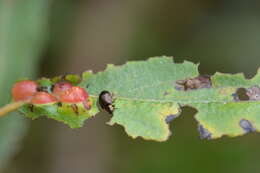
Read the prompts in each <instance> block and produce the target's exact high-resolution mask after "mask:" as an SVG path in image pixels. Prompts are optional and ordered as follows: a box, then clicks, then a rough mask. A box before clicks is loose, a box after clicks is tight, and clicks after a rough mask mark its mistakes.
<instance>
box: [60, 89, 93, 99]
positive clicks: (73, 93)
mask: <svg viewBox="0 0 260 173" xmlns="http://www.w3.org/2000/svg"><path fill="white" fill-rule="evenodd" d="M87 99H88V93H87V92H86V91H85V89H84V88H81V87H76V86H74V87H71V88H70V89H68V90H66V91H65V92H62V93H61V94H60V101H61V102H63V103H80V102H84V101H86V100H87Z"/></svg>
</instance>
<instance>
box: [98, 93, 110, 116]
mask: <svg viewBox="0 0 260 173" xmlns="http://www.w3.org/2000/svg"><path fill="white" fill-rule="evenodd" d="M98 101H99V105H100V106H101V108H102V109H104V110H106V111H107V112H108V113H110V114H112V113H113V111H114V105H113V97H112V94H111V93H110V92H108V91H102V92H101V93H100V94H99V99H98Z"/></svg>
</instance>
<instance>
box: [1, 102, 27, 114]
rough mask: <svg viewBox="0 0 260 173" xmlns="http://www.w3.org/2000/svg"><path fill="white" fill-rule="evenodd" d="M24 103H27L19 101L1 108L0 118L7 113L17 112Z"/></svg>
mask: <svg viewBox="0 0 260 173" xmlns="http://www.w3.org/2000/svg"><path fill="white" fill-rule="evenodd" d="M26 103H28V101H19V102H13V103H10V104H7V105H5V106H3V107H2V108H0V117H2V116H4V115H6V114H8V113H9V112H12V111H15V110H17V109H18V108H20V107H21V106H23V105H24V104H26Z"/></svg>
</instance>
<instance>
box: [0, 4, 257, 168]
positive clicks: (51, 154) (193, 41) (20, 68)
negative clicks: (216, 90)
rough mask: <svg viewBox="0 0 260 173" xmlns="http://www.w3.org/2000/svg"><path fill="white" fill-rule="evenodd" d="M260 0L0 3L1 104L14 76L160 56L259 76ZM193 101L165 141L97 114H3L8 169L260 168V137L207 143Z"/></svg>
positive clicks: (0, 152)
mask: <svg viewBox="0 0 260 173" xmlns="http://www.w3.org/2000/svg"><path fill="white" fill-rule="evenodd" d="M259 9H260V1H258V0H249V1H245V0H123V1H118V0H0V93H1V94H0V95H1V99H0V104H1V105H3V104H5V103H7V102H8V101H10V95H9V91H10V88H11V86H12V83H14V81H15V80H17V79H20V78H23V77H29V78H32V79H36V78H37V77H40V76H46V77H51V76H55V75H59V74H64V73H68V72H69V73H81V72H83V71H85V70H89V69H93V70H94V71H99V70H103V69H104V68H105V66H106V64H108V63H113V64H123V63H124V62H126V61H129V60H141V59H147V58H148V57H151V56H160V55H169V56H174V57H175V60H176V61H177V62H182V61H183V60H184V59H185V60H190V61H192V62H195V63H198V62H200V64H201V65H200V67H199V70H200V72H201V73H203V74H214V73H215V72H216V71H220V72H226V73H237V72H244V73H245V76H246V77H247V78H251V77H252V76H254V75H255V73H256V70H257V68H258V67H259V66H260V47H259V46H260V10H259ZM195 113H196V110H194V109H191V108H184V110H183V113H182V116H180V117H179V118H178V119H176V120H175V121H174V122H172V123H171V129H172V131H173V135H172V136H171V138H170V140H169V141H167V142H164V143H156V142H152V141H144V140H142V139H135V140H133V139H131V138H130V137H128V136H127V135H126V133H125V132H124V130H123V128H122V127H120V126H114V127H110V126H108V125H106V124H105V123H106V122H107V121H108V120H109V118H110V117H109V115H108V114H98V115H97V116H96V118H94V119H91V120H89V121H87V122H86V123H85V126H84V127H83V128H80V129H76V130H72V129H69V128H68V127H67V126H65V125H64V124H61V123H58V122H56V121H54V120H49V119H46V118H41V119H39V120H34V121H31V120H28V119H25V118H23V117H22V116H21V115H19V114H17V113H12V115H10V116H7V117H5V118H1V119H0V168H1V169H0V170H1V171H0V172H3V173H31V172H32V173H33V172H37V173H47V172H48V173H72V172H73V173H121V172H124V173H158V172H166V173H168V172H178V173H186V172H187V173H190V172H194V173H195V172H199V173H203V172H205V173H208V172H211V173H219V172H237V173H244V172H250V173H259V172H260V164H259V155H260V149H259V143H260V135H259V134H249V135H246V136H243V137H237V138H227V137H224V138H222V139H218V140H212V141H207V140H200V139H199V137H198V132H197V124H196V122H195V120H194V118H193V116H194V114H195Z"/></svg>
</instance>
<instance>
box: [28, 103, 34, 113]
mask: <svg viewBox="0 0 260 173" xmlns="http://www.w3.org/2000/svg"><path fill="white" fill-rule="evenodd" d="M28 108H29V110H30V111H31V112H34V106H33V105H32V104H29V105H28Z"/></svg>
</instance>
